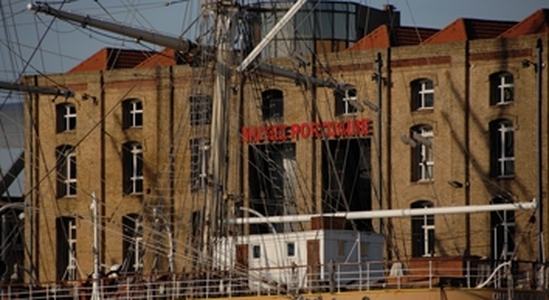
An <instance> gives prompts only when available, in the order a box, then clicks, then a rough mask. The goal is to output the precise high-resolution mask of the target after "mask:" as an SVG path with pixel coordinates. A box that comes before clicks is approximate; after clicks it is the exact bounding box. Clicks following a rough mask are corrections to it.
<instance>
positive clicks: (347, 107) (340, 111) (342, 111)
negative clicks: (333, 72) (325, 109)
mask: <svg viewBox="0 0 549 300" xmlns="http://www.w3.org/2000/svg"><path fill="white" fill-rule="evenodd" d="M334 95H335V104H336V107H335V112H336V116H345V115H354V114H356V112H357V92H356V89H355V88H348V89H342V90H338V89H336V91H335V92H334Z"/></svg>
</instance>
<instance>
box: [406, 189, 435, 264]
mask: <svg viewBox="0 0 549 300" xmlns="http://www.w3.org/2000/svg"><path fill="white" fill-rule="evenodd" d="M410 207H411V208H412V209H419V208H431V207H433V203H432V202H431V201H426V200H420V201H416V202H414V203H412V205H411V206H410ZM434 250H435V216H434V215H422V216H413V217H412V256H413V257H425V256H432V255H433V253H434Z"/></svg>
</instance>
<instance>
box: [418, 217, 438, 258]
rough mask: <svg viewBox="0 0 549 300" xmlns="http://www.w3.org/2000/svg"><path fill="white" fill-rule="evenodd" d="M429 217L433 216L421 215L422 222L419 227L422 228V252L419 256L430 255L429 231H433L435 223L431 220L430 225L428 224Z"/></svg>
mask: <svg viewBox="0 0 549 300" xmlns="http://www.w3.org/2000/svg"><path fill="white" fill-rule="evenodd" d="M429 218H434V216H433V215H423V224H422V225H421V228H422V229H423V249H424V251H423V252H424V253H422V255H421V256H423V257H430V256H431V255H432V250H434V249H429V242H430V240H429V237H430V236H431V235H430V233H434V232H435V224H434V222H433V224H432V225H430V224H429Z"/></svg>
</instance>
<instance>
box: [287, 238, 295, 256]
mask: <svg viewBox="0 0 549 300" xmlns="http://www.w3.org/2000/svg"><path fill="white" fill-rule="evenodd" d="M286 250H287V251H286V252H287V253H286V254H287V255H288V257H293V256H295V243H294V242H290V243H287V244H286Z"/></svg>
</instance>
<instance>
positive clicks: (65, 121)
mask: <svg viewBox="0 0 549 300" xmlns="http://www.w3.org/2000/svg"><path fill="white" fill-rule="evenodd" d="M57 114H58V115H57V118H59V120H57V122H58V123H57V125H56V126H57V132H67V131H74V130H75V129H76V121H77V119H76V107H75V106H74V104H72V103H63V104H59V106H58V108H57ZM71 124H72V125H71Z"/></svg>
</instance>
